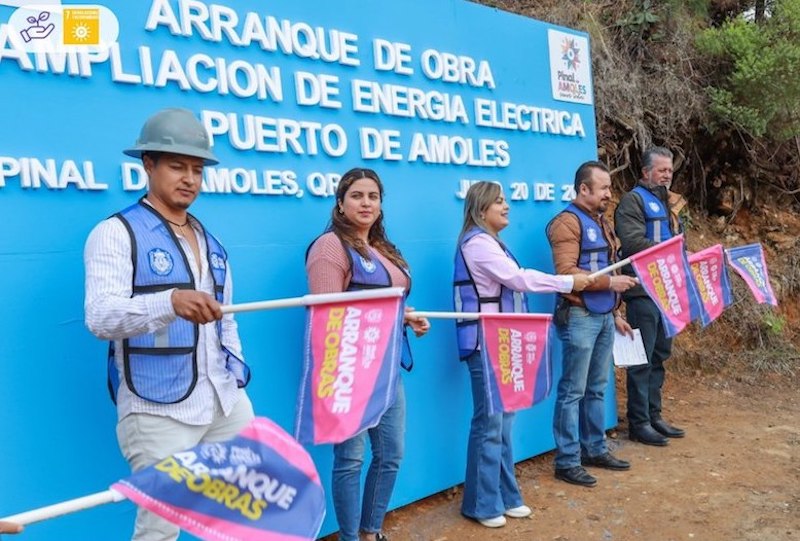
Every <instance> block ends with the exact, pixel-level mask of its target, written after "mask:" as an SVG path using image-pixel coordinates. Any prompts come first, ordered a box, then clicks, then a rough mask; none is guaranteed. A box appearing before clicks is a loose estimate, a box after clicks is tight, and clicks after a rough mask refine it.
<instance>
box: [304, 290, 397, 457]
mask: <svg viewBox="0 0 800 541" xmlns="http://www.w3.org/2000/svg"><path fill="white" fill-rule="evenodd" d="M402 330H403V298H402V297H401V296H392V297H384V298H376V299H368V300H361V301H347V302H337V303H331V304H319V305H312V306H309V307H308V317H307V321H306V339H305V341H306V345H305V351H304V371H303V380H302V382H301V386H300V398H299V403H298V414H297V423H296V427H295V434H296V435H297V437H298V439H299V440H300V441H301V442H303V443H314V444H322V443H340V442H343V441H345V440H347V439H349V438H351V437H353V436H355V435H356V434H358V433H359V432H362V431H364V430H366V429H368V428H371V427H373V426H375V425H377V424H378V421H379V420H380V418H381V416H382V415H383V414H384V412H385V411H386V410H387V409H388V408H389V406H391V405H392V403H393V401H394V399H395V396H396V387H397V378H398V367H399V364H400V357H401V351H402V347H401V341H402V336H403V334H402Z"/></svg>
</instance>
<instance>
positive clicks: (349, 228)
mask: <svg viewBox="0 0 800 541" xmlns="http://www.w3.org/2000/svg"><path fill="white" fill-rule="evenodd" d="M362 178H368V179H370V180H372V181H374V182H375V184H377V185H378V191H379V193H380V197H381V203H382V202H383V183H382V182H381V179H380V177H379V176H378V173H376V172H375V171H373V170H372V169H362V168H353V169H350V170H349V171H348V172H347V173H345V174H344V175H342V178H341V180H340V181H339V186H338V187H337V188H336V202H335V203H334V204H333V210H332V211H331V221H330V222H329V223H328V227H327V231H333V232H334V233H335V234H336V235H337V236H338V237H339V238H340V239H342V241H344V242H345V243H347V244H348V245H349V246H352V247H353V249H354V250H355V251H356V252H358V253H359V254H361V256H363V257H364V258H366V259H371V258H370V255H369V249H368V248H369V246H371V247H372V248H374V249H375V250H377V251H378V252H380V253H381V254H383V255H384V256H385V257H386V258H387V259H388V260H389V261H391V262H392V263H394V264H395V265H397V266H398V267H400V268H402V269H407V268H408V263H407V262H406V260H405V259H404V258H403V256H402V254H401V253H400V250H398V249H397V246H395V245H394V244H393V243H392V242H391V241H389V239H388V238H387V237H386V230H385V229H384V227H383V210H381V212H380V214H378V219H377V220H375V223H374V224H372V227H370V229H369V233H368V235H367V239H368V241H369V246H367V244H366V243H364V241H363V240H361V239H360V238H359V237H358V234H357V232H356V226H355V224H353V222H351V221H350V220H349V219H348V218H347V216H345V215H344V214H343V213H341V212H339V205H340V204H343V203H344V196H345V195H346V194H347V191H348V190H349V189H350V187H351V186H352V185H353V183H354V182H356V181H357V180H361V179H362Z"/></svg>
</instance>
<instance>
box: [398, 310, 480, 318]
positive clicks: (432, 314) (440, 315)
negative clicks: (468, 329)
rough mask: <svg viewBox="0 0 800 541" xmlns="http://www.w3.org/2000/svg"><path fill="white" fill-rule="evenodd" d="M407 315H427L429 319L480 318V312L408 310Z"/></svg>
mask: <svg viewBox="0 0 800 541" xmlns="http://www.w3.org/2000/svg"><path fill="white" fill-rule="evenodd" d="M407 315H408V316H409V317H427V318H429V319H480V317H481V314H480V312H416V311H414V312H409V313H408V314H407Z"/></svg>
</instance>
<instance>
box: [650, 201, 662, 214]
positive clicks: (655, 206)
mask: <svg viewBox="0 0 800 541" xmlns="http://www.w3.org/2000/svg"><path fill="white" fill-rule="evenodd" d="M650 210H652V211H653V212H659V211H660V210H661V207H660V206H659V205H658V203H656V202H655V201H650Z"/></svg>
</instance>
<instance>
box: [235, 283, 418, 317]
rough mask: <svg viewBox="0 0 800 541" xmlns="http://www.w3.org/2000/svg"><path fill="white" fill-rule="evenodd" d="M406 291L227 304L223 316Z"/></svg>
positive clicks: (365, 291)
mask: <svg viewBox="0 0 800 541" xmlns="http://www.w3.org/2000/svg"><path fill="white" fill-rule="evenodd" d="M404 291H405V290H404V289H403V288H402V287H381V288H376V289H362V290H359V291H345V292H343V293H322V294H320V295H303V296H302V297H290V298H286V299H275V300H271V301H258V302H245V303H242V304H226V305H224V306H223V307H222V313H223V314H232V313H235V312H253V311H255V310H274V309H275V308H292V307H296V306H310V305H312V304H327V303H331V302H347V301H361V300H366V299H380V298H385V297H400V296H402V295H403V292H404Z"/></svg>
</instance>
